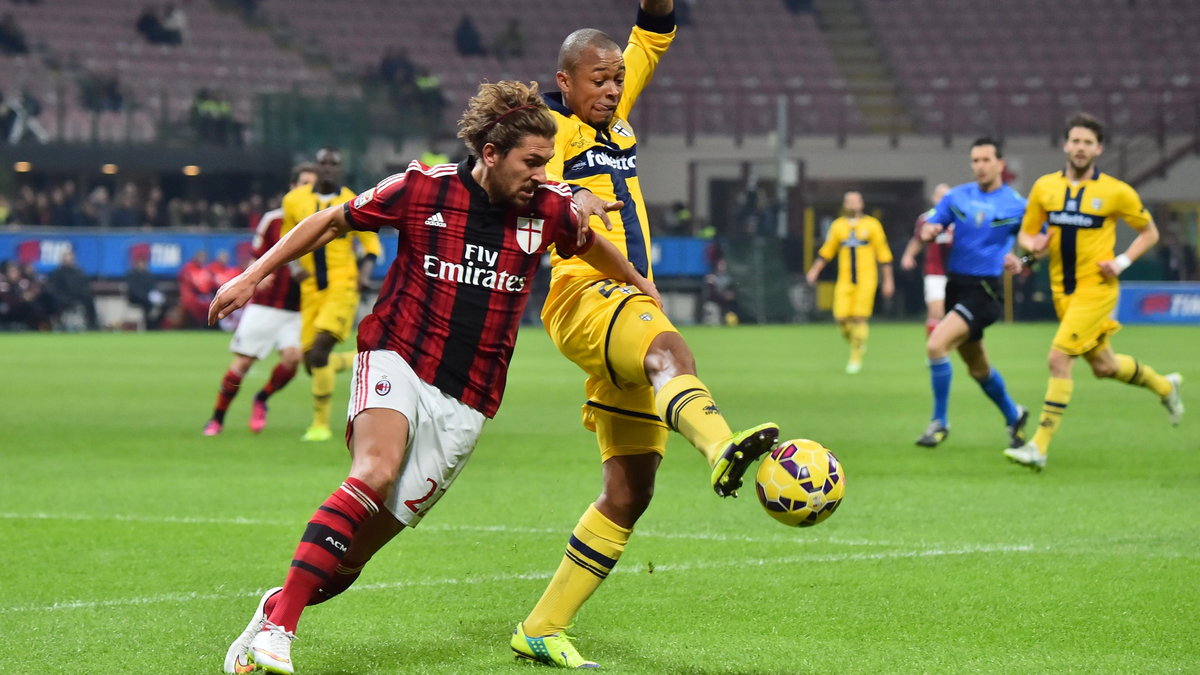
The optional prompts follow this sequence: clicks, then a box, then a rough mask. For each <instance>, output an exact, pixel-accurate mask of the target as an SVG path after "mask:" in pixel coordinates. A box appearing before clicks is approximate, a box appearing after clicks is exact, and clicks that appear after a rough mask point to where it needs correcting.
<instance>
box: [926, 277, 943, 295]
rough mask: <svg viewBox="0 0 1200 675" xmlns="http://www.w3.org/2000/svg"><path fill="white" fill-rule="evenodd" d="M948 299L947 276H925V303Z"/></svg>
mask: <svg viewBox="0 0 1200 675" xmlns="http://www.w3.org/2000/svg"><path fill="white" fill-rule="evenodd" d="M945 299H946V275H944V274H927V275H925V302H934V301H936V300H945Z"/></svg>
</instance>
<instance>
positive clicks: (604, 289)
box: [595, 279, 633, 298]
mask: <svg viewBox="0 0 1200 675" xmlns="http://www.w3.org/2000/svg"><path fill="white" fill-rule="evenodd" d="M595 288H596V292H597V293H599V294H600V295H603V296H604V297H606V298H607V297H610V296H612V294H613V293H616V292H617V291H621V292H622V293H624V294H625V295H630V294H631V293H632V292H633V291H631V290H630V289H629V288H627V287H626V286H625V284H622V283H619V282H616V281H613V280H612V279H605V280H604V281H601V282H600V283H599V284H597V286H596V287H595Z"/></svg>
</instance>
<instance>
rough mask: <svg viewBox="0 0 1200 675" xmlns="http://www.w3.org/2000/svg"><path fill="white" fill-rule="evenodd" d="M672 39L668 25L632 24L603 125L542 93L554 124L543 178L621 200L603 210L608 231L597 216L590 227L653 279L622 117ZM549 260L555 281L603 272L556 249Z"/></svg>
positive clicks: (628, 130) (633, 144) (633, 145)
mask: <svg viewBox="0 0 1200 675" xmlns="http://www.w3.org/2000/svg"><path fill="white" fill-rule="evenodd" d="M674 39H675V30H674V28H672V29H671V32H669V33H656V32H653V31H649V30H646V29H644V28H641V27H640V26H634V27H633V32H631V33H630V35H629V44H628V45H626V47H625V52H624V57H625V90H624V92H623V93H622V96H621V103H620V104H619V105H618V106H617V109H616V111H615V112H614V113H613V118H612V121H610V122H609V124H608V126H607V127H605V128H603V129H597V128H595V127H593V126H591V125H589V124H588V123H587V122H584V121H583V120H581V119H579V118H578V117H577V116H576V115H575V114H574V113H573V112H571V109H570V108H568V107H567V106H566V104H565V103H564V102H563V100H562V94H561V93H554V94H545V95H544V98H545V100H546V104H547V105H548V106H549V107H550V111H551V113H552V114H553V115H554V121H555V122H556V123H557V124H558V133H557V135H555V137H554V158H553V159H551V160H550V163H549V164H547V165H546V175H547V177H548V178H549V179H551V180H557V181H561V182H563V183H569V184H570V185H571V186H572V189H576V188H587V189H588V190H589V191H591V193H592V194H594V195H596V196H597V197H599V198H600V199H603V200H604V201H608V202H611V201H618V200H620V201H623V202H625V206H623V207H622V208H621V210H620V211H618V212H613V213H609V214H608V217H609V220H610V221H611V222H612V225H613V229H612V231H611V232H610V231H608V230H607V229H605V228H604V225H602V224H601V223H600V219H599V218H593V219H592V222H591V225H592V229H593V230H595V232H596V234H597V235H599V236H601V237H604V238H605V239H608V240H609V241H610V242H612V243H613V245H614V246H616V247H617V250H619V251H620V252H621V253H623V254H624V255H625V257H626V258H628V259H629V262H631V263H633V266H634V267H635V268H637V270H638V271H639V272H641V273H642V274H643V275H645V276H646V278H648V279H653V278H654V277H653V271H652V270H651V269H650V220H649V218H647V216H646V204H645V201H644V200H643V198H642V187H641V183H639V181H638V176H637V137H636V136H635V135H634V133H633V127H632V126H630V124H629V121H628V117H629V113H630V111H631V110H632V109H633V104H634V103H635V102H636V101H637V98H638V95H639V94H641V92H642V89H644V88H645V86H646V84H648V83H649V82H650V79H651V77H653V76H654V69H655V67H656V66H657V65H658V61H659V59H661V58H662V55H663V54H664V53H666V51H667V48H668V47H670V46H671V41H672V40H674ZM551 264H552V265H553V268H552V270H553V271H552V279H555V280H557V279H559V278H560V277H562V276H583V277H586V276H592V277H596V278H601V277H602V276H603V275H601V274H600V273H599V272H597V271H596V270H595V269H593V268H592V267H591V266H590V265H588V264H587V263H585V262H583V261H582V260H580V259H579V258H578V257H573V258H562V257H561V256H559V255H558V254H557V252H555V253H554V254H553V255H552V257H551Z"/></svg>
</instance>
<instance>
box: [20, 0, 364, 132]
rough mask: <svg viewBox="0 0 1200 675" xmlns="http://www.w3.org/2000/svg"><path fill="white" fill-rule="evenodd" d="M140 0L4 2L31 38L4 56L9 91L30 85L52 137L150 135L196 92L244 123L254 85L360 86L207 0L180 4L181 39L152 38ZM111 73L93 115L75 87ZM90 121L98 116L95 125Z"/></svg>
mask: <svg viewBox="0 0 1200 675" xmlns="http://www.w3.org/2000/svg"><path fill="white" fill-rule="evenodd" d="M145 6H146V5H145V3H144V2H142V0H108V1H106V2H103V3H96V2H88V1H87V0H58V1H56V2H42V3H36V4H25V3H21V4H17V3H13V4H11V5H7V6H6V10H5V11H6V12H11V13H12V14H13V15H14V17H15V18H16V20H17V21H18V23H19V25H20V26H21V27H22V28H23V29H24V31H25V34H26V35H27V36H28V39H29V42H30V43H31V48H32V49H31V53H30V54H27V55H21V56H15V57H13V56H10V57H4V58H0V72H2V73H3V75H0V87H2V88H3V91H4V92H5V93H8V92H13V91H16V90H19V89H21V88H28V89H29V90H30V91H31V93H33V94H34V95H35V96H37V97H38V98H39V99H40V100H41V102H42V103H43V106H44V108H45V109H46V110H47V111H48V112H47V113H46V114H44V115H43V116H42V121H43V124H44V125H45V126H46V127H47V131H49V132H50V135H51V136H52V137H54V138H58V139H62V140H67V141H73V140H91V139H94V140H99V141H110V142H111V141H123V140H133V141H151V140H154V139H156V138H159V135H160V132H161V131H162V129H160V128H159V124H158V123H159V122H160V121H163V122H166V123H167V124H166V125H164V128H167V129H172V128H173V129H178V128H180V127H179V125H180V124H182V123H185V122H186V121H187V119H188V116H189V113H190V110H191V107H192V104H193V101H194V99H195V97H196V93H197V92H198V91H199V90H201V89H204V88H210V89H216V90H219V91H223V92H225V94H226V95H227V96H228V97H229V99H230V102H231V104H232V108H233V115H234V118H235V119H238V120H239V121H241V122H242V123H246V122H248V121H249V120H250V118H251V116H252V109H253V97H254V95H255V94H257V93H266V92H276V91H300V92H303V93H311V94H328V93H338V94H344V95H352V96H353V95H357V94H358V88H357V85H354V84H352V83H350V84H346V83H340V82H339V81H337V80H336V79H335V78H334V76H333V74H332V73H331V72H329V70H328V69H322V68H314V67H311V66H309V65H308V64H307V63H306V62H305V60H304V59H303V58H302V57H301V56H300V54H298V53H297V52H295V51H293V50H289V49H284V48H281V47H280V46H278V45H277V44H276V43H275V41H274V40H273V38H272V37H271V35H269V34H268V33H267V31H266V30H265V29H261V28H257V27H254V26H250V25H247V24H246V23H245V22H244V21H243V19H242V17H241V16H240V15H239V14H237V13H234V12H231V11H225V10H223V9H221V8H219V7H217V6H216V5H214V4H212V3H210V2H190V3H187V4H186V5H184V6H183V7H184V10H185V11H186V16H187V34H186V37H185V38H184V40H183V43H182V44H180V45H156V44H150V43H149V42H147V41H146V40H145V39H144V38H143V37H142V36H141V35H139V34H138V32H137V30H136V28H135V25H136V22H137V19H138V15H139V13H140V12H141V11H142V9H143V8H144V7H145ZM94 77H100V78H115V80H116V82H117V83H118V86H119V88H120V91H121V93H122V99H123V101H122V103H121V105H120V106H119V109H116V110H103V111H100V112H98V114H96V115H95V117H94V119H93V115H92V114H91V112H90V111H89V110H88V109H87V108H86V107H85V105H84V103H83V98H84V93H83V91H82V90H81V89H82V87H83V86H86V85H84V84H83V83H85V82H86V81H87V80H88V78H94ZM93 124H94V125H95V126H94V127H93Z"/></svg>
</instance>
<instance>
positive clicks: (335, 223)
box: [209, 82, 658, 673]
mask: <svg viewBox="0 0 1200 675" xmlns="http://www.w3.org/2000/svg"><path fill="white" fill-rule="evenodd" d="M459 126H460V128H461V129H460V132H459V136H460V137H461V138H463V140H464V141H465V142H466V144H467V147H468V148H470V150H471V153H472V156H471V157H470V158H468V159H467V160H466V161H464V162H463V163H462V164H459V165H457V166H455V165H450V164H443V165H437V166H434V167H427V166H425V165H422V164H420V163H417V162H414V163H413V164H411V165H410V166H409V168H408V170H406V171H405V172H404V173H402V174H397V175H395V176H392V177H390V178H387V179H385V180H383V181H382V182H380V183H379V185H377V186H376V187H375V188H373V189H371V190H367V191H366V192H364V193H362V194H360V195H358V196H357V197H356V198H355V199H354V200H353V201H352V202H349V203H347V204H346V205H342V206H337V207H331V208H328V209H325V210H322V211H319V212H317V213H316V214H314V215H312V216H310V217H309V218H306V219H305V220H304V221H303V222H301V223H300V224H299V225H298V226H297V227H296V228H295V229H293V230H292V231H291V232H289V233H288V234H287V235H286V236H285V237H284V238H283V239H282V240H281V241H280V243H279V244H278V245H276V246H275V247H274V248H272V249H271V250H270V251H268V252H267V254H266V255H265V256H263V257H262V258H260V259H259V260H258V261H257V262H255V263H254V264H253V265H251V266H250V268H249V269H247V270H246V272H245V273H244V274H242V275H241V276H240V277H238V278H237V279H235V280H234V281H232V282H230V283H229V284H226V285H225V286H224V287H222V289H221V290H220V291H219V292H218V294H217V297H216V298H215V299H214V300H213V305H212V308H211V310H210V314H209V319H210V321H211V320H216V319H218V318H220V317H223V316H225V315H227V314H228V313H229V312H231V311H233V310H234V309H236V308H237V307H238V306H240V305H241V304H243V303H245V302H246V300H247V299H248V298H249V296H250V293H251V290H252V289H253V287H254V285H255V284H256V283H257V281H258V280H260V279H262V278H263V277H264V276H265V275H266V274H268V273H269V272H270V271H272V270H274V269H277V268H278V267H280V266H281V265H284V264H286V263H287V262H288V261H289V260H293V259H295V258H297V257H299V256H300V255H302V254H304V253H305V252H307V251H311V250H314V249H315V248H317V247H319V246H322V245H324V244H325V243H327V242H328V241H330V240H331V239H333V238H334V237H340V236H343V235H345V233H346V232H348V231H349V230H350V229H351V228H356V229H362V230H378V229H379V228H380V227H382V226H384V225H387V226H390V227H393V228H395V229H396V230H398V231H399V246H398V250H397V254H396V258H395V260H394V261H393V262H392V264H391V267H390V269H389V270H388V275H387V279H386V280H385V281H384V285H383V289H382V291H381V293H380V297H379V300H378V302H376V304H375V308H374V311H373V312H372V314H371V315H370V316H369V317H367V319H365V320H364V321H363V323H362V326H361V327H360V330H359V354H358V357H357V360H356V364H355V377H354V386H353V392H352V397H351V403H350V428H349V430H348V433H347V438H348V445H349V447H350V454H351V458H352V460H351V466H350V475H349V477H347V478H346V480H345V482H343V483H342V485H341V486H340V487H339V488H338V489H337V490H335V491H334V493H333V494H332V495H331V496H330V497H329V498H328V499H327V500H325V502H324V503H323V504H322V505H321V506H320V508H319V509H318V510H317V512H316V513H315V514H314V515H313V517H312V520H311V521H310V522H309V525H308V529H307V530H306V531H305V534H304V537H303V538H302V540H301V542H300V545H299V547H298V548H297V550H296V553H295V555H294V557H293V561H292V566H291V569H290V570H289V572H288V575H287V579H286V580H285V582H284V585H283V588H282V590H280V591H279V592H278V593H276V592H275V589H272V590H271V591H268V592H267V593H266V594H265V595H264V596H263V598H262V601H261V602H260V603H259V608H258V610H257V611H256V612H255V615H254V618H253V619H252V620H251V622H250V625H249V626H248V627H247V629H246V631H245V632H244V633H243V634H242V635H241V636H240V637H239V638H238V640H236V641H235V642H234V644H233V645H232V646H231V647H230V649H229V652H228V654H227V655H226V669H227V671H230V672H234V671H235V670H236V668H237V667H243V666H244V665H246V662H247V661H253V662H254V663H255V664H257V665H258V666H261V667H264V668H267V669H269V670H273V671H274V672H285V673H291V672H292V664H291V642H292V640H293V639H294V638H295V634H294V631H295V628H296V624H297V622H298V621H299V618H300V614H301V612H302V611H303V609H304V607H305V606H306V605H307V604H310V603H315V602H319V601H323V600H325V599H328V598H329V597H332V596H333V595H336V594H337V593H340V592H341V591H342V590H345V588H347V587H348V586H349V585H350V583H352V582H353V581H354V579H355V578H357V576H358V574H359V571H360V570H361V569H362V566H363V565H364V564H366V562H367V561H368V560H370V558H371V556H372V555H373V554H374V553H375V552H376V551H377V550H378V549H379V548H380V547H382V546H383V545H384V544H385V543H387V542H388V541H389V540H390V539H391V538H392V537H394V536H395V535H396V534H397V533H399V532H400V530H402V529H403V528H404V527H405V526H410V525H415V524H416V523H417V522H419V521H420V519H421V517H422V516H424V514H425V513H426V512H428V510H429V508H431V507H432V505H433V504H434V503H435V502H436V501H437V499H438V498H439V497H440V496H441V495H442V494H443V493H444V492H445V490H446V488H447V487H448V486H449V484H450V482H451V481H452V480H453V478H454V477H455V476H456V475H457V472H458V471H459V470H461V468H462V466H463V464H465V462H466V460H467V459H468V458H469V457H470V454H471V451H472V450H473V449H474V446H475V442H476V439H477V436H478V433H479V431H480V430H481V429H482V426H483V422H484V420H485V419H486V418H489V417H491V416H492V415H493V414H494V413H495V412H496V409H497V407H498V406H499V404H500V398H501V395H502V393H503V391H504V382H505V378H506V376H507V370H508V361H509V358H510V357H511V355H512V351H513V345H514V342H515V339H516V332H517V326H518V325H519V323H520V318H521V315H522V313H523V312H524V309H525V304H526V302H527V301H528V298H529V291H530V282H531V280H532V278H533V274H534V272H535V271H536V269H537V265H538V262H539V260H540V259H541V256H542V254H543V253H544V252H545V251H546V250H547V249H548V248H549V246H550V245H551V244H553V245H554V246H555V248H556V250H557V253H558V254H559V255H561V256H572V255H579V256H580V257H582V258H584V259H585V260H587V261H588V262H589V263H590V264H592V265H594V266H595V267H596V268H597V269H598V270H600V271H601V272H602V273H603V274H605V275H608V276H609V277H610V278H613V279H617V280H621V281H624V282H625V283H629V284H632V285H634V286H635V287H636V288H637V289H638V290H639V291H641V292H643V293H646V294H648V295H650V296H651V297H654V298H656V299H657V298H658V292H657V290H656V289H655V288H654V285H653V284H652V283H650V282H649V281H648V280H646V278H645V277H643V276H642V275H641V274H639V273H638V272H637V271H636V270H635V269H634V268H633V266H632V265H631V264H630V263H629V262H628V261H627V260H625V258H624V257H623V256H622V255H621V254H620V252H619V251H618V250H617V249H616V247H614V246H613V245H612V244H611V243H609V242H607V241H605V240H604V239H603V238H600V237H595V236H594V235H593V234H592V231H591V230H590V229H586V228H584V227H583V226H581V224H580V223H579V217H578V214H577V212H576V210H575V207H574V204H573V203H572V201H571V192H570V190H569V189H568V188H567V186H565V185H561V184H553V183H547V182H546V169H545V167H546V163H547V162H549V161H550V159H551V157H552V156H553V154H554V134H555V123H554V119H553V117H551V115H550V112H549V110H548V109H547V108H546V105H545V103H543V102H542V100H541V98H540V97H539V96H538V94H537V87H536V85H534V86H526V85H523V84H521V83H518V82H499V83H496V84H485V85H482V86H481V87H480V90H479V94H478V95H476V96H475V97H474V98H472V99H471V102H470V104H469V106H468V108H467V111H466V112H465V114H464V116H463V118H462V120H461V121H460V122H459Z"/></svg>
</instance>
